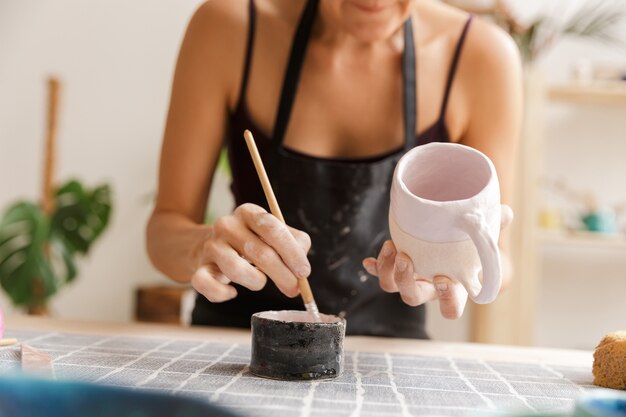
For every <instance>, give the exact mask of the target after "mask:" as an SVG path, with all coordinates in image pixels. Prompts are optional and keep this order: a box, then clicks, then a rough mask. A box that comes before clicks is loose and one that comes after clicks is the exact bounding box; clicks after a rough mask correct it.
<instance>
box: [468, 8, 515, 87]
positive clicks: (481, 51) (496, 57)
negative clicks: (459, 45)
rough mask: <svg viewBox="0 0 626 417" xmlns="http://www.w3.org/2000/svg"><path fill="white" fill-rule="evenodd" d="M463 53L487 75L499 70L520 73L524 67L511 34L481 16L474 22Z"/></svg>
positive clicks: (469, 62) (472, 64)
mask: <svg viewBox="0 0 626 417" xmlns="http://www.w3.org/2000/svg"><path fill="white" fill-rule="evenodd" d="M463 54H465V60H466V62H467V63H468V64H469V65H470V66H471V67H472V68H475V69H478V70H479V71H480V73H482V74H483V75H484V76H486V77H490V76H491V75H493V72H498V71H512V72H513V73H514V74H518V73H519V71H520V70H521V67H522V64H521V59H520V54H519V49H518V48H517V45H516V44H515V42H514V41H513V39H512V38H511V37H510V36H509V34H508V33H506V32H505V31H504V30H503V29H502V28H500V27H498V26H497V25H495V24H494V23H492V22H489V21H487V20H485V19H483V18H480V17H475V18H474V21H473V22H472V27H471V30H470V31H469V32H468V35H467V39H466V45H465V46H464V52H463Z"/></svg>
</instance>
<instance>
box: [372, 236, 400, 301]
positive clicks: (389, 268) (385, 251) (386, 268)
mask: <svg viewBox="0 0 626 417" xmlns="http://www.w3.org/2000/svg"><path fill="white" fill-rule="evenodd" d="M395 257H396V247H395V245H394V244H393V242H392V241H391V240H387V241H385V243H383V247H382V248H381V250H380V253H379V254H378V259H377V260H376V270H377V271H378V279H379V284H380V288H382V289H383V291H385V292H398V287H397V286H396V282H395V281H394V279H393V270H394V259H395Z"/></svg>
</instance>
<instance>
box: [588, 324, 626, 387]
mask: <svg viewBox="0 0 626 417" xmlns="http://www.w3.org/2000/svg"><path fill="white" fill-rule="evenodd" d="M593 377H594V379H593V383H594V384H595V385H598V386H600V387H605V388H613V389H626V331H619V332H613V333H609V334H607V335H606V336H604V338H603V339H602V340H601V341H600V344H599V345H598V347H596V350H595V352H594V353H593Z"/></svg>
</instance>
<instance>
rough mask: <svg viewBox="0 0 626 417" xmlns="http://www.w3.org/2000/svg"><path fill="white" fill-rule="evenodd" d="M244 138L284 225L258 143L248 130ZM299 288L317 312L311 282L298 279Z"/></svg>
mask: <svg viewBox="0 0 626 417" xmlns="http://www.w3.org/2000/svg"><path fill="white" fill-rule="evenodd" d="M243 137H244V138H245V140H246V144H247V145H248V150H249V151H250V156H251V157H252V162H254V168H256V172H257V174H258V175H259V179H260V180H261V186H262V187H263V192H264V193H265V198H266V199H267V202H268V204H269V206H270V211H271V212H272V214H273V215H274V216H276V217H277V218H278V220H280V221H281V222H282V223H285V218H284V217H283V213H282V212H281V211H280V207H279V206H278V201H276V196H275V195H274V190H272V184H270V180H269V178H268V177H267V172H265V167H264V166H263V161H262V160H261V155H259V150H258V149H257V147H256V143H255V142H254V137H253V136H252V133H251V132H250V131H249V130H246V131H245V132H244V133H243ZM298 286H299V287H300V295H301V296H302V300H303V301H304V305H305V306H307V310H308V309H309V306H313V307H314V308H315V310H317V306H316V304H315V299H314V298H313V292H312V291H311V286H310V285H309V281H308V280H307V279H306V278H303V279H298Z"/></svg>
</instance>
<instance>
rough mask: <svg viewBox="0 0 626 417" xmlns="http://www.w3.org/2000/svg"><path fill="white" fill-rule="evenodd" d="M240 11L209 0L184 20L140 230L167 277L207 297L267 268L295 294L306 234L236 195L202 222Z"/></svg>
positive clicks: (240, 47) (236, 70)
mask: <svg viewBox="0 0 626 417" xmlns="http://www.w3.org/2000/svg"><path fill="white" fill-rule="evenodd" d="M247 12H248V10H247V4H246V2H240V1H236V2H233V1H230V0H211V1H210V2H207V3H205V4H204V5H202V6H201V7H200V8H199V9H198V11H197V12H196V13H195V15H194V17H193V18H192V19H191V22H190V23H189V27H188V29H187V33H186V35H185V39H184V41H183V44H182V47H181V50H180V55H179V58H178V63H177V66H176V74H175V76H174V84H173V88H172V97H171V103H170V110H169V114H168V118H167V126H166V128H165V136H164V139H163V149H162V152H161V165H160V172H159V189H158V196H157V200H156V206H155V208H154V212H153V214H152V217H151V218H150V221H149V223H148V227H147V233H146V234H147V249H148V254H149V256H150V259H151V261H152V263H153V264H154V265H155V266H156V267H157V268H158V269H159V270H160V271H161V272H163V273H164V274H165V275H167V276H169V277H170V278H172V279H174V280H176V281H179V282H191V284H192V286H193V287H194V288H195V289H196V290H198V292H200V293H202V294H203V295H204V296H205V297H206V298H207V299H208V300H209V301H212V302H222V301H227V300H229V299H232V298H233V297H235V296H236V295H237V291H236V290H235V288H234V287H233V286H231V285H228V284H229V283H230V282H231V281H232V282H235V283H237V284H240V285H242V286H244V287H246V288H248V289H250V290H260V289H261V288H263V286H264V285H265V283H266V281H267V278H266V275H268V276H269V277H270V278H271V279H272V280H273V281H274V283H275V284H276V286H277V287H278V288H279V289H280V290H281V291H282V292H283V293H284V294H285V295H287V296H290V297H294V296H296V295H297V294H298V285H297V278H306V277H307V276H308V275H309V274H310V271H311V267H310V265H309V261H308V259H307V257H306V252H307V251H308V250H309V247H310V245H311V242H310V238H309V236H308V235H306V233H304V232H301V231H298V230H295V229H292V228H289V227H287V226H285V225H284V224H282V223H281V222H280V221H278V219H276V218H275V217H274V216H272V215H271V214H269V213H267V212H266V211H265V210H264V209H263V208H261V207H259V206H256V205H253V204H243V205H241V206H239V207H237V208H236V209H235V210H234V212H233V213H232V214H230V215H227V216H224V217H222V218H220V219H218V220H217V221H216V222H215V223H214V224H213V225H203V224H202V223H203V218H204V212H205V210H206V206H207V197H208V195H209V192H210V188H211V181H212V177H213V172H214V170H215V166H216V163H217V160H218V156H219V153H220V149H221V146H222V142H223V138H224V135H225V131H226V123H227V117H228V112H229V108H233V107H234V106H235V101H236V98H237V97H238V95H239V91H238V90H239V88H240V86H239V84H240V78H241V73H242V68H243V60H244V55H245V54H244V52H245V43H246V34H247V27H248V24H247V23H248V13H247ZM242 133H243V132H242ZM241 140H243V138H242V139H241ZM251 263H253V264H254V265H255V266H256V267H255V266H252V265H251Z"/></svg>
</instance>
